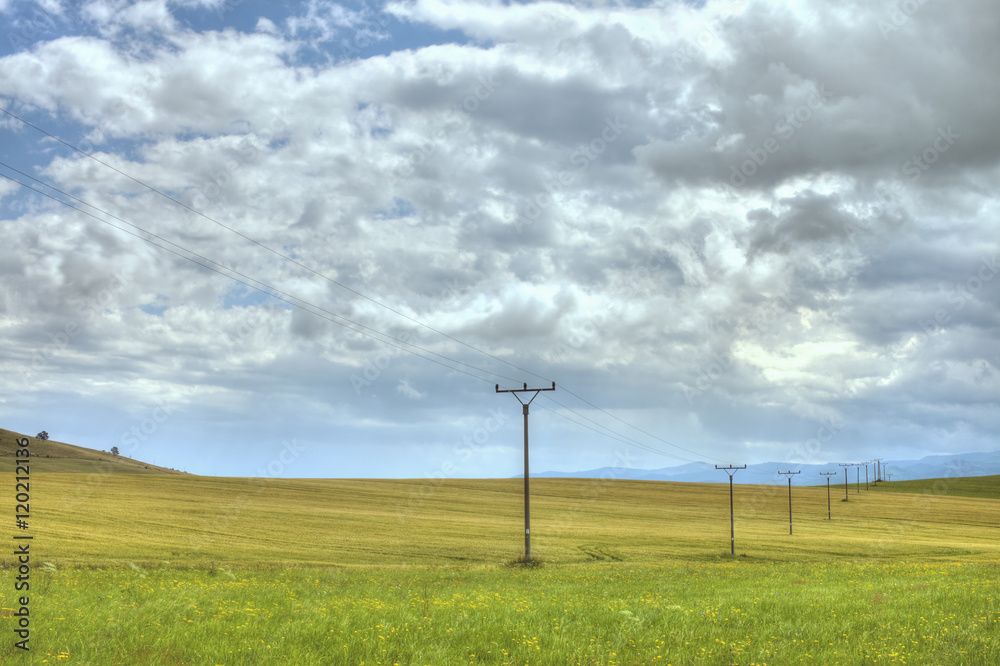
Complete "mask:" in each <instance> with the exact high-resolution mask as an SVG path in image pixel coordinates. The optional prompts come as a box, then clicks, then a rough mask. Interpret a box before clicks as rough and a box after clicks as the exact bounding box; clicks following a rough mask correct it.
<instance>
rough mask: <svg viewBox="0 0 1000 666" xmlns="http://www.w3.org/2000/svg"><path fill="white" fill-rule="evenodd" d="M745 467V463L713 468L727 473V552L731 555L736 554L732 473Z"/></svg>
mask: <svg viewBox="0 0 1000 666" xmlns="http://www.w3.org/2000/svg"><path fill="white" fill-rule="evenodd" d="M746 468H747V466H746V465H726V466H725V467H720V466H718V465H716V466H715V469H721V470H723V471H725V472H726V474H728V475H729V553H730V554H731V555H735V554H736V528H735V521H734V520H733V475H734V474H736V470H740V469H746ZM730 470H732V471H730Z"/></svg>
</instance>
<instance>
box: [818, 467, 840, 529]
mask: <svg viewBox="0 0 1000 666" xmlns="http://www.w3.org/2000/svg"><path fill="white" fill-rule="evenodd" d="M820 474H822V475H823V476H825V477H826V519H827V520H833V516H831V515H830V477H831V476H833V475H834V474H836V472H820Z"/></svg>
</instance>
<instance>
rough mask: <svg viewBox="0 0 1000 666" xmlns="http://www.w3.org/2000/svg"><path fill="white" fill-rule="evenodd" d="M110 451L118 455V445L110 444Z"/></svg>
mask: <svg viewBox="0 0 1000 666" xmlns="http://www.w3.org/2000/svg"><path fill="white" fill-rule="evenodd" d="M111 453H112V454H114V455H118V447H117V446H112V447H111Z"/></svg>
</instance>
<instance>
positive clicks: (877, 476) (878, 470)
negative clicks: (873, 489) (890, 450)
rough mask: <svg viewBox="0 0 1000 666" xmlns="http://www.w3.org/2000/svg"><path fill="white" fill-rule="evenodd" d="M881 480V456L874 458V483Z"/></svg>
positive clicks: (876, 483)
mask: <svg viewBox="0 0 1000 666" xmlns="http://www.w3.org/2000/svg"><path fill="white" fill-rule="evenodd" d="M881 480H882V459H881V458H876V459H875V485H878V482H879V481H881Z"/></svg>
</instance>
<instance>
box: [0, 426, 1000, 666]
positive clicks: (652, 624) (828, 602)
mask: <svg viewBox="0 0 1000 666" xmlns="http://www.w3.org/2000/svg"><path fill="white" fill-rule="evenodd" d="M34 446H35V445H34V444H32V447H34ZM63 446H69V445H63ZM74 448H77V447H74ZM39 450H40V452H41V447H39ZM84 451H86V450H84ZM97 453H98V452H92V454H88V455H97ZM105 455H106V454H105ZM98 457H100V456H98ZM69 458H70V456H65V457H64V458H63V459H61V460H60V459H55V458H45V457H42V456H39V459H38V460H37V461H36V460H32V473H31V496H32V497H31V521H30V523H31V533H32V535H33V536H34V540H33V542H32V564H33V569H32V573H31V576H32V578H31V585H32V587H31V595H32V598H31V607H32V652H31V653H30V654H29V655H23V654H21V653H20V651H18V650H15V649H14V647H13V640H14V639H13V638H11V637H12V636H13V634H12V632H11V631H9V630H8V629H9V627H10V628H12V627H13V622H14V618H11V617H3V618H2V619H0V629H2V632H0V633H2V634H3V635H4V636H5V638H4V642H3V643H0V659H3V660H4V661H6V660H8V659H10V660H12V661H13V660H17V661H18V662H23V663H72V664H227V665H228V664H263V663H295V664H434V665H437V664H479V663H482V664H650V663H653V664H655V663H671V664H706V665H707V664H741V665H745V664H791V663H815V664H865V663H911V664H926V663H934V664H995V663H1000V632H998V631H997V626H996V623H997V621H998V620H1000V608H998V602H1000V576H998V574H1000V568H998V566H997V563H998V562H1000V538H998V537H1000V527H998V526H1000V500H997V499H991V498H989V497H967V496H962V495H966V494H968V493H970V492H972V491H971V490H969V488H972V487H973V486H977V485H981V484H983V482H982V481H981V480H975V479H970V480H962V479H949V480H947V481H948V490H950V491H953V492H941V490H942V488H941V486H940V485H938V486H937V487H936V488H937V492H936V491H935V486H934V484H933V482H932V483H931V487H930V491H931V492H929V493H927V494H925V493H923V492H921V490H922V489H920V488H917V489H916V490H917V492H916V493H906V492H899V486H897V485H896V483H893V484H883V485H881V486H880V487H879V488H878V489H877V490H876V489H874V488H873V489H872V490H871V491H865V490H864V489H862V490H861V492H860V493H857V492H856V489H855V487H854V486H852V487H851V488H850V492H849V493H848V498H849V499H848V501H846V502H845V501H842V500H843V488H842V487H841V489H840V493H839V494H838V493H837V492H836V486H835V487H834V492H833V494H832V499H833V501H832V514H833V519H832V520H827V494H826V488H825V487H811V488H807V487H801V488H800V487H793V489H792V493H793V512H794V513H793V520H794V523H793V527H794V534H793V535H789V534H788V495H787V488H786V487H785V486H736V489H735V503H736V553H737V555H736V557H732V556H731V555H730V554H729V488H728V486H727V485H723V484H669V483H659V482H642V481H602V480H581V479H537V480H533V482H532V545H533V550H534V554H535V556H536V557H538V558H541V559H543V560H544V566H542V567H540V568H536V569H525V568H521V567H516V566H509V565H508V563H509V562H510V561H511V560H512V559H513V558H515V557H516V556H518V555H519V554H520V553H521V551H522V548H523V523H522V520H523V518H522V509H523V505H522V501H523V498H522V494H521V481H519V480H515V479H510V480H447V481H431V480H319V479H235V478H211V477H194V476H190V475H180V474H166V473H159V474H154V473H149V472H146V473H143V474H129V473H121V472H122V469H121V468H120V467H115V466H114V462H115V461H111V462H112V465H111V466H110V467H104V468H102V467H84V469H87V470H89V471H86V472H85V473H83V472H71V471H65V470H68V469H70V468H71V462H70V461H69V460H68V459H69ZM79 459H80V456H79V455H77V463H74V464H80V463H79ZM82 460H83V463H82V464H84V465H88V466H89V465H90V464H91V463H90V462H88V461H89V458H82ZM0 461H2V464H3V468H2V471H3V473H4V474H5V475H10V476H8V477H7V478H12V476H13V460H12V459H7V460H2V459H0ZM50 461H53V462H51V463H50ZM99 462H104V461H99ZM49 464H53V465H56V466H58V469H60V470H63V471H59V472H50V471H48V470H47V469H46V466H47V465H49ZM138 464H140V465H142V463H138ZM144 471H145V470H144ZM983 487H986V488H988V487H989V482H986V484H985V485H984V486H983ZM11 488H12V484H11ZM0 505H2V506H4V507H5V509H7V510H8V513H7V514H6V515H8V516H10V517H11V518H10V520H11V523H13V513H14V497H13V492H9V493H5V494H4V498H3V500H2V501H0ZM9 543H13V542H9ZM15 564H16V562H15V558H14V557H13V548H12V547H11V548H8V549H5V550H4V551H3V552H2V554H0V589H3V590H4V593H3V597H2V599H3V607H4V610H0V616H9V615H10V614H11V613H12V610H10V609H11V607H12V606H13V605H14V603H13V601H12V598H13V597H14V594H13V589H14V582H15V581H14V579H15V575H16V570H15V568H14V567H15ZM8 622H9V623H10V625H9V627H8V625H7V623H8Z"/></svg>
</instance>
